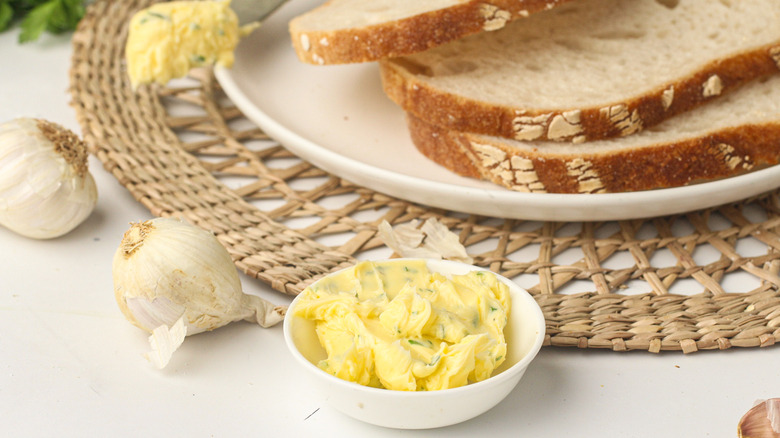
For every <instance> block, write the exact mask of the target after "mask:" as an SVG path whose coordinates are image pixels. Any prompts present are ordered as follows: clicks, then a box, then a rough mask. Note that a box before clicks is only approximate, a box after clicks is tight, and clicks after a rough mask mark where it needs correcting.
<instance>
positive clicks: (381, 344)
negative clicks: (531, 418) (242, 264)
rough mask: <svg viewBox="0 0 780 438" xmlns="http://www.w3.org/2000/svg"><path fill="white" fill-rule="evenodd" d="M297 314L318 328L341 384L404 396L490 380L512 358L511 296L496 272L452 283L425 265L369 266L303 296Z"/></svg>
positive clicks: (326, 365)
mask: <svg viewBox="0 0 780 438" xmlns="http://www.w3.org/2000/svg"><path fill="white" fill-rule="evenodd" d="M302 294H303V296H302V297H301V298H300V299H299V300H298V301H297V304H296V307H295V314H296V315H297V316H300V317H303V318H306V319H310V320H313V321H315V323H316V332H317V336H318V338H319V340H320V344H321V345H322V346H323V347H324V349H325V351H326V352H327V355H328V357H327V359H325V360H322V361H321V362H320V363H319V364H318V366H319V367H320V368H321V369H323V370H324V371H326V372H328V373H330V374H333V375H334V376H337V377H339V378H341V379H344V380H348V381H352V382H356V383H359V384H362V385H367V386H374V387H379V388H386V389H393V390H402V391H417V390H422V391H432V390H440V389H447V388H455V387H459V386H463V385H466V384H468V383H472V382H477V381H481V380H485V379H487V378H488V377H490V375H491V374H492V373H493V371H494V370H495V369H496V368H497V367H498V366H499V365H500V364H501V363H503V361H504V359H505V356H506V340H505V337H504V328H505V327H506V324H507V318H508V315H509V312H510V306H511V303H510V298H509V291H508V288H507V286H506V285H505V284H503V283H502V282H500V281H499V280H498V279H497V278H496V276H495V275H494V274H492V273H491V272H487V271H472V272H469V273H468V274H465V275H453V276H452V277H451V278H447V277H445V276H443V275H441V274H437V273H433V272H430V271H429V270H428V268H427V265H426V263H425V261H424V260H397V261H387V262H361V263H359V264H357V265H356V266H355V267H353V268H350V269H347V270H345V271H342V272H341V273H339V274H336V275H333V276H330V277H326V278H324V279H322V280H320V281H319V282H317V283H315V284H314V285H312V286H311V287H309V288H307V289H306V290H304V291H303V292H302Z"/></svg>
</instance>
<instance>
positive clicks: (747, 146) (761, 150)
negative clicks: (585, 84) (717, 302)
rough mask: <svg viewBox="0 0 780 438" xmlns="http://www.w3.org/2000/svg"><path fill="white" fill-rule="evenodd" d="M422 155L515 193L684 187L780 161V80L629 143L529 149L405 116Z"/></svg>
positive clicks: (762, 82)
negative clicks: (515, 191)
mask: <svg viewBox="0 0 780 438" xmlns="http://www.w3.org/2000/svg"><path fill="white" fill-rule="evenodd" d="M408 124H409V129H410V133H411V137H412V140H413V142H414V144H415V146H416V147H417V149H418V150H419V151H420V152H422V154H423V155H425V156H427V157H428V158H430V159H432V160H433V161H435V162H437V163H439V164H441V165H442V166H444V167H446V168H448V169H449V170H451V171H454V172H456V173H458V174H461V175H464V176H468V177H472V178H479V179H484V180H488V181H492V182H494V183H496V184H499V185H501V186H504V187H506V188H508V189H511V190H517V191H523V192H547V193H608V192H629V191H638V190H650V189H658V188H669V187H679V186H684V185H689V184H694V183H698V182H704V181H711V180H715V179H720V178H726V177H731V176H736V175H740V174H743V173H747V172H751V171H755V170H757V169H761V168H765V167H768V166H774V165H777V164H778V163H779V162H780V75H773V76H768V77H764V78H760V79H757V80H754V81H751V82H750V83H747V84H745V85H743V86H741V87H739V88H738V89H736V90H734V92H733V93H730V94H728V95H726V96H723V97H721V98H720V99H718V100H717V101H713V102H711V103H710V104H708V105H702V106H700V107H698V108H696V109H693V110H691V111H689V112H687V113H684V114H681V115H679V116H677V117H674V118H671V119H669V120H667V121H665V122H663V123H660V124H658V125H656V126H654V127H652V128H648V129H646V130H644V131H642V132H639V133H636V134H634V135H631V136H627V137H619V138H612V139H607V140H598V141H593V142H589V143H585V144H582V145H572V144H569V143H560V142H549V141H534V142H524V141H517V140H511V139H504V138H499V137H492V136H485V135H479V134H473V133H460V132H455V131H450V130H448V129H447V128H444V127H440V126H435V125H431V124H429V123H427V122H425V121H422V120H421V119H419V118H417V117H415V116H414V115H411V114H408Z"/></svg>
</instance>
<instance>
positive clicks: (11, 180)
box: [0, 118, 97, 239]
mask: <svg viewBox="0 0 780 438" xmlns="http://www.w3.org/2000/svg"><path fill="white" fill-rule="evenodd" d="M87 157H88V153H87V148H86V145H85V144H84V143H83V142H82V141H81V140H79V138H78V137H77V136H76V134H74V133H73V132H71V131H69V130H67V129H65V128H63V127H61V126H59V125H57V124H54V123H51V122H48V121H45V120H38V119H29V118H20V119H15V120H12V121H10V122H6V123H3V124H0V225H2V226H4V227H6V228H8V229H10V230H12V231H14V232H16V233H18V234H21V235H23V236H27V237H32V238H36V239H49V238H54V237H59V236H62V235H64V234H66V233H68V232H69V231H71V230H72V229H74V228H75V227H76V226H78V225H79V224H81V223H82V222H83V221H84V220H85V219H86V218H87V217H89V215H90V214H91V213H92V211H93V210H94V208H95V204H96V203H97V187H96V185H95V180H94V178H93V177H92V175H91V174H90V173H89V170H88V166H87Z"/></svg>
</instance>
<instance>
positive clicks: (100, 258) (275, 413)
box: [0, 30, 780, 437]
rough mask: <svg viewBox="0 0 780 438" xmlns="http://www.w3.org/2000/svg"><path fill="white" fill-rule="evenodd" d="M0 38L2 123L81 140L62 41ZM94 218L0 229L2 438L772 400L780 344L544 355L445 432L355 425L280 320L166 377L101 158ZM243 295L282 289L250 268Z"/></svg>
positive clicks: (707, 432) (630, 433)
mask: <svg viewBox="0 0 780 438" xmlns="http://www.w3.org/2000/svg"><path fill="white" fill-rule="evenodd" d="M17 35H18V30H14V31H10V32H6V33H2V34H0V53H1V54H2V62H0V121H6V120H10V119H13V118H16V117H22V116H25V117H42V118H45V119H48V120H51V121H54V122H57V123H60V124H62V125H64V126H66V127H69V128H71V129H73V130H74V131H76V132H77V133H80V132H81V131H80V128H79V126H78V123H77V122H76V118H75V112H74V111H73V109H72V108H71V107H70V106H69V104H68V103H69V100H70V96H69V94H68V92H67V88H68V69H69V66H70V54H71V47H70V41H69V37H70V35H64V36H50V35H44V36H43V37H42V38H41V40H40V41H38V42H37V43H32V44H26V45H23V46H20V45H18V44H17V42H16V39H17ZM90 169H91V171H92V173H93V175H94V176H95V178H96V180H97V185H98V190H99V201H98V205H97V208H96V210H95V212H94V213H93V214H92V216H91V217H90V218H89V219H88V220H87V221H86V222H85V223H84V224H82V225H81V226H80V227H79V228H77V229H76V230H74V231H73V232H71V233H70V234H68V235H66V236H64V237H62V238H58V239H54V240H46V241H36V240H30V239H27V238H24V237H20V236H17V235H15V234H13V233H11V232H10V231H8V230H5V229H1V228H0V248H2V249H1V250H0V435H2V436H8V437H19V436H25V437H26V436H55V435H56V436H65V437H70V436H78V437H87V436H95V437H103V436H112V437H124V436H128V437H138V436H153V437H158V436H160V437H162V436H165V437H175V436H192V437H212V436H213V437H246V436H263V437H265V436H269V437H270V436H295V437H304V436H340V437H344V436H368V435H370V436H378V437H379V436H447V437H453V436H489V437H498V436H529V437H530V436H533V437H552V436H570V437H660V436H668V437H729V436H736V427H737V423H738V421H739V419H740V417H741V416H742V415H743V413H745V412H746V411H747V410H748V409H749V408H750V407H751V406H752V405H753V403H754V401H755V400H757V399H765V398H770V397H778V396H780V349H779V348H778V347H772V348H767V349H758V348H756V349H737V348H734V349H731V350H729V351H724V352H699V353H694V354H690V355H683V354H682V353H663V354H650V353H646V352H634V353H614V352H610V351H581V350H576V349H555V348H543V349H542V351H541V353H540V354H539V355H538V357H537V359H536V360H535V361H534V362H533V363H532V364H531V366H530V368H529V369H528V372H527V373H526V375H525V377H524V378H523V380H522V381H521V382H520V385H519V386H518V387H517V388H516V389H515V390H514V391H513V392H512V393H511V394H510V395H509V397H508V398H507V399H506V400H504V402H502V403H501V404H499V405H498V406H497V407H496V408H494V409H493V410H491V411H489V412H488V413H486V414H484V415H482V416H480V417H477V418H476V419H473V420H471V421H468V422H465V423H462V424H459V425H456V426H452V427H447V428H442V429H435V430H427V431H403V430H393V429H384V428H380V427H374V426H371V425H367V424H363V423H361V422H358V421H356V420H353V419H351V418H349V417H346V416H344V415H342V414H340V413H339V412H336V411H334V410H332V409H331V408H330V407H328V405H327V402H326V399H325V398H324V397H321V396H318V395H316V394H312V393H310V391H309V389H308V388H307V387H306V385H305V382H304V381H303V379H302V375H301V373H300V370H299V369H298V366H297V364H296V363H295V362H294V361H293V359H292V358H291V357H290V356H289V355H288V354H287V351H286V349H285V346H284V341H283V338H282V330H281V326H277V327H274V328H271V329H262V328H260V327H258V326H255V325H251V324H249V323H235V324H232V325H229V326H227V327H224V328H222V329H219V330H217V331H214V332H211V333H204V334H199V335H197V336H193V337H190V338H187V340H186V341H185V343H184V344H183V345H182V347H181V349H180V350H179V351H177V352H176V354H175V355H174V356H173V359H172V362H171V363H170V365H169V366H168V367H167V368H166V369H164V370H157V369H156V368H154V367H153V366H152V365H151V364H150V363H148V362H147V361H146V360H145V359H144V358H143V353H144V352H146V351H147V350H148V348H149V346H148V343H147V334H146V333H144V332H142V331H140V330H139V329H137V328H135V327H134V326H132V325H130V324H129V323H128V322H127V321H126V320H125V319H124V317H123V316H122V315H121V313H120V312H119V309H118V307H117V305H116V302H115V301H114V296H113V289H112V279H111V258H112V256H113V254H114V251H115V250H116V248H117V246H118V244H119V241H120V240H121V237H122V234H123V233H124V232H125V231H126V230H127V228H128V227H129V223H130V222H133V221H139V220H144V219H148V218H150V217H151V216H150V213H149V212H148V211H147V210H146V209H145V208H144V207H142V206H141V205H140V204H139V203H137V202H136V201H134V200H133V199H132V197H131V196H130V195H129V193H128V192H127V191H126V190H125V189H124V188H123V187H121V186H120V185H119V184H118V183H117V181H116V180H115V179H114V178H113V177H112V176H111V175H109V174H108V173H107V172H105V171H104V169H103V168H102V165H101V163H100V162H98V161H97V160H96V159H95V158H94V157H92V158H91V161H90ZM243 282H244V287H245V289H246V291H247V292H249V293H256V294H259V295H262V296H264V297H266V298H268V299H270V300H271V301H273V302H275V303H279V304H284V303H288V302H289V301H290V298H289V297H287V296H284V295H282V294H280V293H277V292H275V291H272V290H270V289H269V288H267V287H266V286H265V285H263V284H261V283H259V282H258V281H256V280H253V279H250V278H247V277H244V278H243Z"/></svg>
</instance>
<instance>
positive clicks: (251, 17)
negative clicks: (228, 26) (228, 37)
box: [230, 0, 287, 25]
mask: <svg viewBox="0 0 780 438" xmlns="http://www.w3.org/2000/svg"><path fill="white" fill-rule="evenodd" d="M286 2H287V0H232V1H231V2H230V9H233V11H235V13H236V15H237V16H238V22H239V24H241V25H244V24H248V23H252V22H255V21H259V22H262V21H263V20H265V19H266V18H267V17H268V16H269V15H271V13H273V12H274V11H275V10H276V9H277V8H279V6H281V5H283V4H284V3H286Z"/></svg>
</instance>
